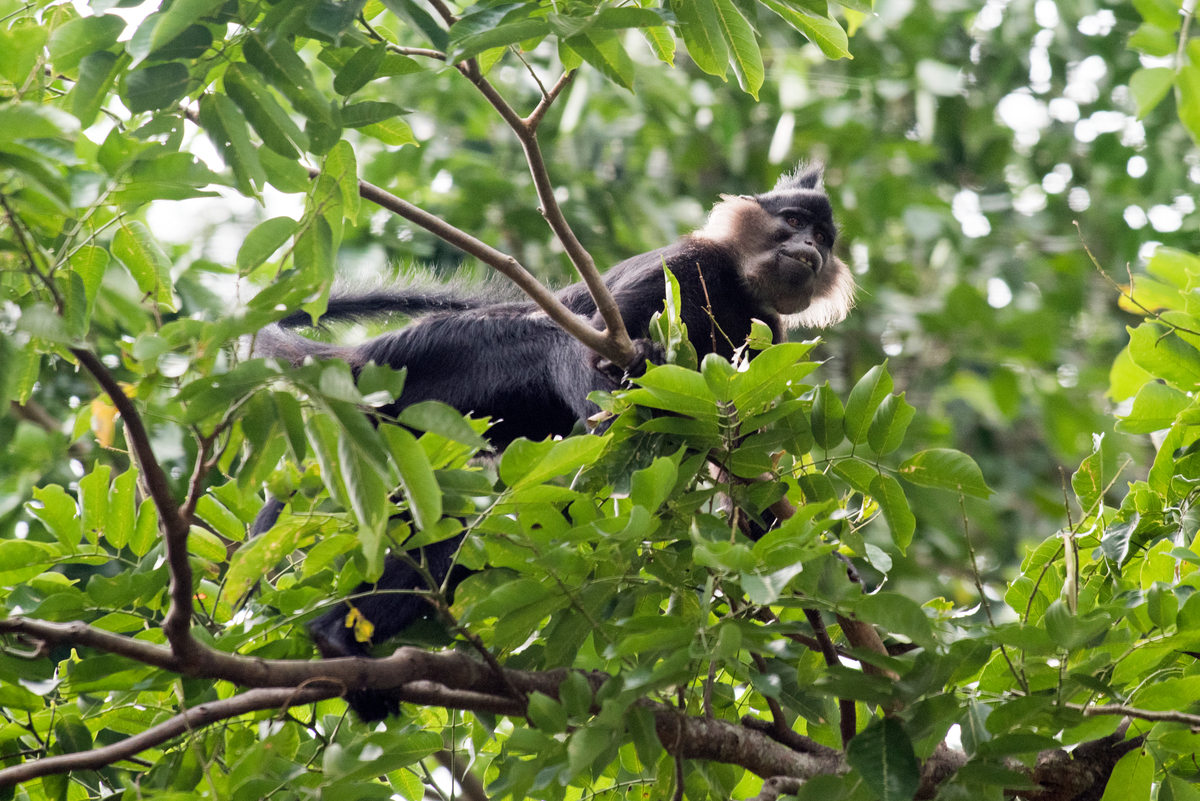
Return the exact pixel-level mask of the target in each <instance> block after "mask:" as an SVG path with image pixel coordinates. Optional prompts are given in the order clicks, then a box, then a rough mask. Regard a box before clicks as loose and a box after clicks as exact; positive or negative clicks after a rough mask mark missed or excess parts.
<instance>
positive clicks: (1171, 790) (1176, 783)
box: [1158, 773, 1200, 801]
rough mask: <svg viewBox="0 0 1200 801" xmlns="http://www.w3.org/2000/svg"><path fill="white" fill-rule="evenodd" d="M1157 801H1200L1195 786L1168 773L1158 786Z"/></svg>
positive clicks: (1199, 795)
mask: <svg viewBox="0 0 1200 801" xmlns="http://www.w3.org/2000/svg"><path fill="white" fill-rule="evenodd" d="M1158 801H1200V789H1197V788H1196V785H1194V784H1192V783H1191V782H1189V781H1187V780H1186V779H1181V778H1180V777H1178V776H1175V775H1172V774H1170V773H1168V774H1167V775H1166V776H1164V777H1163V780H1162V784H1160V785H1159V786H1158Z"/></svg>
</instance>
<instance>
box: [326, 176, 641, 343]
mask: <svg viewBox="0 0 1200 801" xmlns="http://www.w3.org/2000/svg"><path fill="white" fill-rule="evenodd" d="M319 174H320V172H319V171H318V170H315V169H310V170H309V175H310V177H314V178H315V177H316V176H317V175H319ZM358 193H359V195H361V196H362V197H363V198H365V199H367V200H369V201H371V202H372V203H376V204H378V205H379V206H381V207H383V208H385V209H387V210H388V211H390V212H393V213H395V214H398V215H399V216H401V217H403V218H404V219H406V220H408V221H409V222H413V223H416V224H417V225H419V226H421V227H422V228H424V229H425V230H426V231H429V232H430V233H431V234H433V235H434V236H436V237H438V238H439V239H441V240H443V241H445V242H447V243H449V244H451V245H453V246H454V247H456V248H458V249H459V250H461V251H463V252H464V253H466V254H468V255H471V256H474V257H475V258H477V259H479V260H480V261H482V262H483V263H484V264H486V265H488V266H489V267H492V268H493V269H495V270H496V271H497V272H499V273H501V274H503V275H504V276H505V277H506V278H508V279H509V280H510V281H512V282H513V283H514V284H516V285H517V286H518V287H520V289H521V291H522V292H524V293H525V294H526V295H527V296H529V298H530V299H532V300H533V302H534V303H536V304H537V305H538V306H539V307H540V308H541V309H542V311H544V312H546V314H547V316H549V317H550V319H551V320H553V321H554V322H556V323H558V325H559V326H561V327H562V328H563V330H564V331H566V332H567V333H568V334H570V335H571V336H573V337H575V339H577V340H579V341H580V342H582V343H583V344H584V345H586V346H587V347H589V348H591V349H592V350H594V351H595V352H596V353H599V354H600V355H601V356H603V357H604V358H606V359H609V360H610V361H613V362H614V363H615V362H617V360H618V359H620V358H621V351H620V350H619V349H618V348H617V347H616V346H615V344H614V343H613V342H612V340H611V338H610V337H609V336H607V335H605V333H603V332H601V331H597V330H596V329H595V328H593V327H592V325H591V323H590V322H589V321H588V320H585V319H584V318H583V317H580V316H579V315H577V314H575V313H574V312H572V311H571V310H570V309H568V308H567V307H566V306H564V305H563V304H562V302H561V301H559V299H558V298H557V297H555V295H554V293H553V292H551V291H550V290H549V289H547V288H546V287H545V286H543V285H542V283H541V282H540V281H538V280H537V279H536V278H534V277H533V275H532V274H531V273H530V272H529V271H528V270H526V269H525V268H524V267H523V266H522V265H521V263H520V262H519V261H517V260H516V259H515V258H513V257H512V256H509V255H507V254H505V253H501V252H500V251H498V250H496V249H495V248H493V247H492V246H490V245H488V244H486V243H484V242H481V241H480V240H478V239H476V238H475V237H473V236H471V235H470V234H468V233H466V232H465V231H461V230H459V229H458V228H455V227H454V226H453V225H450V224H449V223H447V222H446V221H445V220H443V219H441V218H440V217H436V216H434V215H433V214H430V213H429V212H427V211H425V210H424V209H422V208H419V207H417V206H414V205H413V204H411V203H409V202H408V201H406V200H401V199H400V198H398V197H396V196H395V195H393V194H391V193H390V192H387V191H385V190H383V189H380V188H379V187H377V186H375V185H374V184H370V183H367V182H366V181H359V182H358ZM605 291H606V292H607V289H606V290H605ZM610 297H611V296H610ZM626 336H628V335H626Z"/></svg>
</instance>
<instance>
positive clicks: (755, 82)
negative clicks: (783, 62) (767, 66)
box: [715, 0, 764, 100]
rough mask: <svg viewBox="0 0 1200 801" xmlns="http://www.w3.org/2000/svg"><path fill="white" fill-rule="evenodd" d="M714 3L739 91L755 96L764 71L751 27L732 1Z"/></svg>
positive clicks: (756, 97)
mask: <svg viewBox="0 0 1200 801" xmlns="http://www.w3.org/2000/svg"><path fill="white" fill-rule="evenodd" d="M715 5H716V8H717V18H718V19H719V20H720V24H721V34H722V35H723V36H724V37H725V43H726V44H728V45H729V50H730V54H731V56H732V62H733V72H734V74H735V75H737V79H738V85H739V86H741V87H742V91H744V92H745V93H746V94H748V95H750V96H751V97H753V98H754V99H755V100H758V90H759V89H761V88H762V83H763V76H764V72H763V61H762V53H761V52H759V49H758V40H757V38H756V37H755V35H754V30H753V29H752V28H751V27H750V24H749V23H748V22H746V19H745V18H744V17H743V16H742V14H741V12H740V11H738V9H737V6H735V5H734V4H733V0H715Z"/></svg>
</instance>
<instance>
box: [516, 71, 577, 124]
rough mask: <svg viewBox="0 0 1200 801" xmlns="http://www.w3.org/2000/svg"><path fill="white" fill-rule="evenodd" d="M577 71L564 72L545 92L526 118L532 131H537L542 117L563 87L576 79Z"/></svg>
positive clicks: (526, 122)
mask: <svg viewBox="0 0 1200 801" xmlns="http://www.w3.org/2000/svg"><path fill="white" fill-rule="evenodd" d="M575 73H576V70H569V71H567V72H564V73H563V74H562V77H560V78H559V79H558V81H556V82H555V84H554V86H551V87H550V91H549V92H546V93H545V95H544V96H543V97H542V100H541V102H540V103H538V104H537V108H535V109H534V110H533V111H531V112H530V113H529V116H528V117H526V118H525V124H526V125H527V126H528V127H529V130H530V131H534V132H536V131H537V129H538V126H539V125H541V123H542V118H543V117H545V116H546V112H547V111H549V110H550V106H551V105H552V104H553V103H554V101H555V100H556V99H557V98H558V96H559V95H560V94H562V91H563V89H566V88H567V87H568V86H569V85H570V84H571V82H572V81H573V80H574V79H575Z"/></svg>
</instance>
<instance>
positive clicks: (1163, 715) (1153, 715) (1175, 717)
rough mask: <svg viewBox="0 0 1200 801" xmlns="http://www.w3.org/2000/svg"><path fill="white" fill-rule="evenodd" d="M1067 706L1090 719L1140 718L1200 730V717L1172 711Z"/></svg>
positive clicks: (1117, 706) (1122, 707) (1109, 705)
mask: <svg viewBox="0 0 1200 801" xmlns="http://www.w3.org/2000/svg"><path fill="white" fill-rule="evenodd" d="M1066 706H1067V707H1069V708H1071V709H1078V710H1079V711H1080V712H1082V713H1083V715H1084V717H1089V718H1094V717H1098V716H1099V715H1122V716H1125V717H1130V718H1139V719H1141V720H1152V721H1156V722H1157V721H1166V722H1168V723H1182V724H1184V725H1185V726H1191V727H1192V728H1193V729H1200V715H1190V714H1188V713H1187V712H1173V711H1170V710H1167V711H1164V712H1157V711H1152V710H1149V709H1138V708H1136V707H1132V706H1125V705H1124V704H1101V705H1099V706H1085V705H1083V704H1066Z"/></svg>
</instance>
